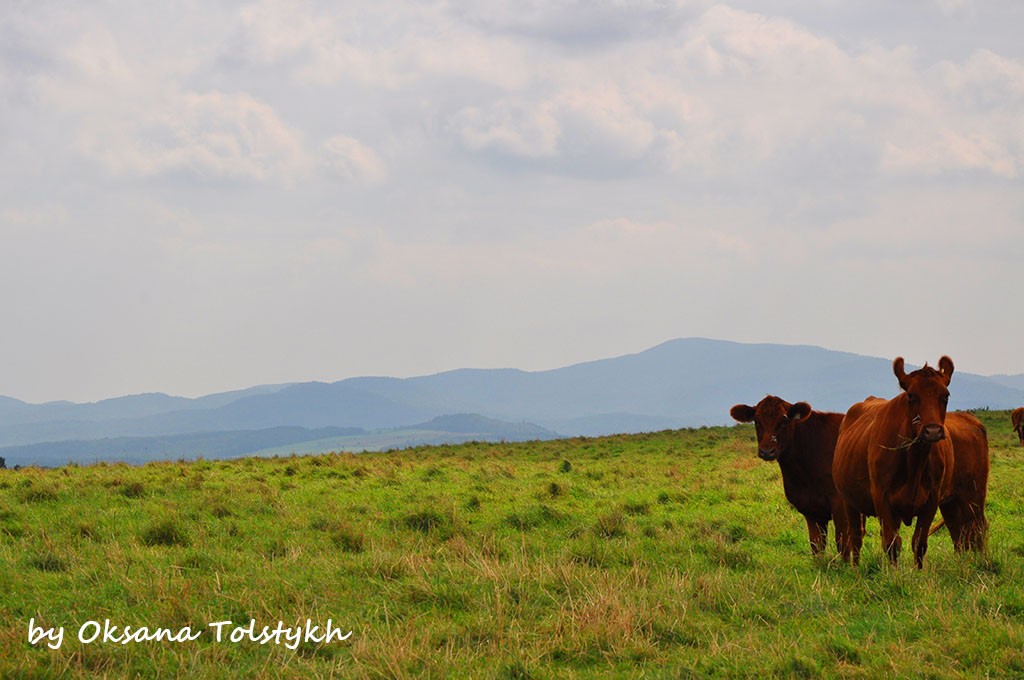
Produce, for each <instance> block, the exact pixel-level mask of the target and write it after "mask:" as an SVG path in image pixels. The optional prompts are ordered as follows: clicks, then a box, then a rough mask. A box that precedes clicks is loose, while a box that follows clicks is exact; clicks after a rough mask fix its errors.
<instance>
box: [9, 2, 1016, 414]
mask: <svg viewBox="0 0 1024 680" xmlns="http://www.w3.org/2000/svg"><path fill="white" fill-rule="evenodd" d="M1021 26H1024V3H1020V2H1017V0H1006V1H1003V2H1000V1H999V0H987V1H985V2H980V1H979V2H973V1H972V0H908V1H907V2H901V3H890V2H881V1H878V0H864V1H853V0H849V1H846V0H757V1H754V0H735V1H733V2H725V3H716V2H705V1H698V0H693V1H691V0H676V1H674V2H672V1H662V0H601V1H595V2H578V1H571V0H543V1H541V0H515V1H513V0H484V1H480V2H446V1H433V0H425V1H419V0H418V1H410V2H402V1H394V0H379V1H377V2H373V3H366V2H326V1H324V2H301V1H291V0H289V1H287V2H285V1H278V0H265V1H261V2H232V1H230V0H221V1H218V2H209V1H208V0H202V1H200V0H195V1H192V0H184V1H181V2H168V3H159V4H155V3H136V2H118V1H115V0H109V1H104V0H92V1H86V2H66V1H65V2H58V1H50V0H42V1H38V2H37V1H32V2H23V1H20V0H6V1H4V2H3V3H2V4H0V101H2V106H0V239H2V241H0V243H2V248H0V290H2V291H3V293H2V295H0V323H2V327H0V394H2V395H7V396H10V397H15V398H19V399H23V400H26V401H31V402H41V401H48V400H57V399H68V400H73V401H93V400H98V399H102V398H107V397H113V396H119V395H124V394H134V393H140V392H155V391H159V392H167V393H170V394H176V395H182V396H198V395H202V394H208V393H212V392H218V391H224V390H229V389H236V388H243V387H248V386H252V385H257V384H268V383H282V382H292V381H305V380H323V381H333V380H340V379H343V378H347V377H352V376H360V375H390V376H397V377H406V376H412V375H426V374H431V373H436V372H439V371H443V370H449V369H454V368H460V367H476V368H491V367H514V368H520V369H524V370H542V369H548V368H555V367H560V366H565V365H569V364H573V363H578V362H581V361H588V360H593V359H600V358H607V357H612V356H620V355H623V354H629V353H634V352H639V351H642V350H644V349H647V348H649V347H652V346H654V345H657V344H659V343H661V342H664V341H666V340H669V339H673V338H679V337H695V336H699V337H709V338H718V339H725V340H734V341H739V342H772V343H786V344H809V345H819V346H823V347H827V348H830V349H837V350H843V351H849V352H856V353H859V354H866V355H870V356H881V357H890V358H891V357H895V356H897V355H902V356H904V357H906V359H907V361H908V362H910V363H914V364H918V365H920V364H923V363H924V362H925V361H930V362H931V363H932V364H934V363H935V362H936V361H937V360H938V358H939V357H940V356H941V355H943V354H948V355H949V356H951V357H952V358H953V360H954V362H955V363H956V366H957V370H960V371H968V372H973V373H982V374H994V373H1010V374H1017V373H1024V352H1022V351H1021V347H1022V345H1021V338H1024V314H1022V313H1021V311H1020V304H1019V299H1020V293H1021V289H1022V283H1024V266H1022V265H1021V256H1020V252H1021V248H1020V245H1021V243H1022V239H1024V185H1022V175H1024V41H1022V40H1020V28H1021Z"/></svg>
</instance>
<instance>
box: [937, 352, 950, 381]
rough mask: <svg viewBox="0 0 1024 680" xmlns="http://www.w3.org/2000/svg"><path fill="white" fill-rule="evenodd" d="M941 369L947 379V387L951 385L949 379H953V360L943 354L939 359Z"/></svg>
mask: <svg viewBox="0 0 1024 680" xmlns="http://www.w3.org/2000/svg"><path fill="white" fill-rule="evenodd" d="M939 371H940V372H941V373H942V377H943V378H945V380H946V387H949V381H950V380H952V379H953V360H952V359H950V358H949V357H947V356H945V355H943V357H942V358H941V359H939Z"/></svg>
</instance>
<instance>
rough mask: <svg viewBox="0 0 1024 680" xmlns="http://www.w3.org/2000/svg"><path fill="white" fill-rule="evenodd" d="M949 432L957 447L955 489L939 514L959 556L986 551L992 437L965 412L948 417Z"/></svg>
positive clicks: (943, 500)
mask: <svg viewBox="0 0 1024 680" xmlns="http://www.w3.org/2000/svg"><path fill="white" fill-rule="evenodd" d="M946 430H947V431H948V432H949V438H950V440H952V443H953V488H952V489H951V490H950V494H949V496H947V497H946V498H944V499H942V500H941V501H940V502H939V512H941V513H942V519H943V521H945V523H946V528H947V529H949V535H950V537H951V538H952V539H953V547H954V548H955V549H956V550H957V551H958V552H959V551H962V550H967V549H970V550H978V551H980V550H984V548H985V542H986V538H987V535H988V520H987V519H985V497H986V495H987V494H988V472H989V459H988V433H987V432H986V431H985V426H984V425H982V424H981V421H980V420H978V419H977V418H975V417H974V416H972V415H971V414H970V413H963V412H961V411H954V412H953V413H947V414H946Z"/></svg>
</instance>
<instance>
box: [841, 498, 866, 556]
mask: <svg viewBox="0 0 1024 680" xmlns="http://www.w3.org/2000/svg"><path fill="white" fill-rule="evenodd" d="M843 515H844V517H845V518H846V527H847V528H848V531H847V532H846V535H845V536H844V538H843V540H842V542H841V547H840V549H839V550H840V554H842V556H843V561H844V562H848V563H852V564H853V566H857V565H858V564H860V547H861V545H862V544H863V543H864V516H863V515H862V514H860V513H859V512H857V511H856V510H853V509H852V508H848V507H844V508H843ZM837 539H838V537H837Z"/></svg>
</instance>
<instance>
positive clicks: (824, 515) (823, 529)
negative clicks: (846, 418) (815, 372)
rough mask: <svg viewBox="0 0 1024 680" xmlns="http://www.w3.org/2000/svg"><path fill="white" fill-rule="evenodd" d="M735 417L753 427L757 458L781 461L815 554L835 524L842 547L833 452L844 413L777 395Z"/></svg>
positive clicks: (735, 410)
mask: <svg viewBox="0 0 1024 680" xmlns="http://www.w3.org/2000/svg"><path fill="white" fill-rule="evenodd" d="M729 414H730V415H731V416H732V417H733V418H734V419H735V420H737V421H739V422H741V423H749V422H753V423H754V429H755V431H756V433H757V455H758V456H760V457H761V458H762V459H764V460H768V461H772V460H774V461H778V463H779V469H780V470H781V471H782V488H783V490H784V491H785V493H786V500H788V501H789V502H790V504H791V505H792V506H793V507H794V508H796V509H797V511H798V512H799V513H800V514H802V515H803V516H804V519H805V520H807V534H808V537H809V538H810V541H811V552H812V553H813V554H815V555H816V554H818V553H820V552H822V551H823V550H824V549H825V544H826V542H827V540H828V523H829V521H834V522H835V526H836V547H841V546H842V544H843V542H844V540H845V535H846V531H845V525H844V522H845V518H846V515H845V512H844V511H843V508H842V504H841V503H842V501H841V500H840V498H839V494H838V493H837V492H836V487H835V484H833V483H832V452H833V451H834V450H835V446H836V438H837V437H838V436H839V425H840V424H841V423H842V422H843V414H842V413H826V412H822V411H814V410H812V409H811V407H810V405H809V404H808V403H806V402H803V401H801V402H797V403H795V404H790V403H789V402H787V401H784V400H782V399H780V398H779V397H775V396H771V395H769V396H767V397H765V398H764V399H762V400H761V401H760V402H759V403H758V404H757V406H747V405H746V404H736V405H735V406H733V407H732V409H730V411H729Z"/></svg>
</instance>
